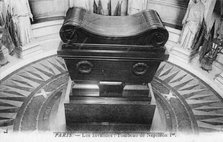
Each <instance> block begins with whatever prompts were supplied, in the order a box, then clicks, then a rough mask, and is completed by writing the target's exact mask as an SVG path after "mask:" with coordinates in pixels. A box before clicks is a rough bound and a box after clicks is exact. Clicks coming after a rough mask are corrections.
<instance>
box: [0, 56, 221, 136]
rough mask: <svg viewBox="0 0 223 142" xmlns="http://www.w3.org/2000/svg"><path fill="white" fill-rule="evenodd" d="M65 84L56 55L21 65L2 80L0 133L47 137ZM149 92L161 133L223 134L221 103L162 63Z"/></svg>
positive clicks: (200, 84) (203, 86)
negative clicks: (38, 133) (40, 133)
mask: <svg viewBox="0 0 223 142" xmlns="http://www.w3.org/2000/svg"><path fill="white" fill-rule="evenodd" d="M68 79H69V75H68V72H67V69H66V66H65V64H64V62H63V60H62V59H61V58H59V57H57V56H56V55H54V56H51V57H47V58H44V59H41V60H39V61H36V62H34V63H32V64H29V65H26V66H24V67H22V68H20V69H19V70H17V71H15V72H13V73H11V74H9V75H8V76H7V77H5V78H4V79H2V80H1V82H0V130H1V129H9V130H13V131H36V130H43V131H51V130H52V129H51V128H52V127H51V125H52V124H51V123H52V121H54V118H55V116H56V115H57V112H58V108H59V104H60V99H61V96H62V95H61V94H62V93H61V92H62V90H63V89H65V88H66V86H67V84H68ZM152 87H153V90H154V93H155V97H156V101H157V106H158V107H157V108H158V110H159V113H160V116H161V117H160V118H161V121H163V124H165V129H164V131H174V132H189V133H194V134H196V133H199V132H216V131H223V99H222V98H221V97H220V95H219V94H218V93H217V92H215V91H214V90H213V89H212V88H211V87H210V86H209V85H208V84H206V83H205V82H203V81H202V80H201V79H199V78H198V77H196V76H195V75H193V74H191V73H190V72H188V71H186V70H184V69H182V68H181V67H179V66H176V65H174V64H172V63H169V62H163V63H161V65H160V67H159V69H158V70H157V72H156V75H155V77H154V79H153V81H152ZM61 117H64V116H61ZM54 124H55V123H54Z"/></svg>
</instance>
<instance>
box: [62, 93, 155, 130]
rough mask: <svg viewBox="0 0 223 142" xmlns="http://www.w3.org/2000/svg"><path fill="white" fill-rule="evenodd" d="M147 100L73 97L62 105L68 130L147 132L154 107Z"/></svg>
mask: <svg viewBox="0 0 223 142" xmlns="http://www.w3.org/2000/svg"><path fill="white" fill-rule="evenodd" d="M149 102H150V99H148V100H147V99H145V98H141V99H139V97H137V99H136V100H135V99H134V98H131V99H129V98H109V97H74V98H72V99H71V102H70V103H68V104H65V115H66V125H67V130H68V131H148V130H150V126H151V124H152V120H153V116H154V111H155V108H156V106H155V105H150V103H149Z"/></svg>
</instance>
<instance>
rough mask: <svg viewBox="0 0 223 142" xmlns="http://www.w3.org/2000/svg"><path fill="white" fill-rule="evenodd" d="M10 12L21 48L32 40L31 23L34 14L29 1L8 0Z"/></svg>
mask: <svg viewBox="0 0 223 142" xmlns="http://www.w3.org/2000/svg"><path fill="white" fill-rule="evenodd" d="M8 11H9V13H10V14H11V16H12V21H13V24H14V26H15V32H16V33H17V36H18V39H19V41H18V42H19V44H17V45H19V46H23V45H25V44H27V43H29V42H30V40H31V38H32V30H31V22H30V18H31V19H32V18H33V16H32V13H31V10H30V6H29V2H28V0H8Z"/></svg>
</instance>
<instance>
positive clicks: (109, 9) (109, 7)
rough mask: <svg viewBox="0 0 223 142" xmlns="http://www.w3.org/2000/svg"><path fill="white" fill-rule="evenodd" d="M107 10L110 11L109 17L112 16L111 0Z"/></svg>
mask: <svg viewBox="0 0 223 142" xmlns="http://www.w3.org/2000/svg"><path fill="white" fill-rule="evenodd" d="M107 9H108V16H111V15H112V14H111V13H112V12H111V10H112V9H111V0H109V2H108V5H107Z"/></svg>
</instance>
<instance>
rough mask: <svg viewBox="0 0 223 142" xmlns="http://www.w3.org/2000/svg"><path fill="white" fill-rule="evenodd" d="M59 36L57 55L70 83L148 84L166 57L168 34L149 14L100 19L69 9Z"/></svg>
mask: <svg viewBox="0 0 223 142" xmlns="http://www.w3.org/2000/svg"><path fill="white" fill-rule="evenodd" d="M60 36H61V39H62V41H63V42H64V44H63V45H62V46H61V49H59V51H58V55H59V56H61V57H62V58H64V59H65V62H66V65H67V68H68V71H69V73H70V76H71V79H72V80H74V81H90V82H92V81H93V82H96V83H97V82H100V81H115V82H123V83H125V84H143V83H149V82H151V81H152V78H153V76H154V74H155V72H156V70H157V68H158V66H159V64H160V62H161V61H163V60H166V59H167V57H168V56H167V55H166V54H165V48H164V44H165V43H166V41H167V39H168V32H167V30H166V29H165V28H164V26H163V24H162V22H161V20H160V18H159V16H158V14H157V13H156V12H155V11H153V10H149V11H143V12H141V13H138V14H135V15H132V16H102V15H97V14H92V13H89V12H87V11H85V10H84V9H80V8H71V9H69V10H68V12H67V17H66V19H65V21H64V24H63V26H62V28H61V30H60Z"/></svg>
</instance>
